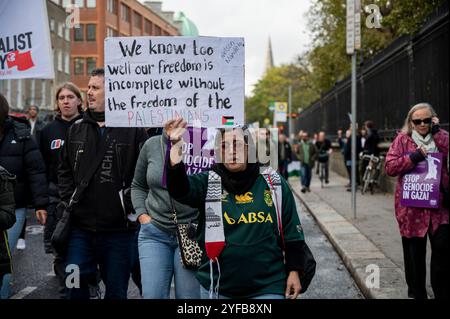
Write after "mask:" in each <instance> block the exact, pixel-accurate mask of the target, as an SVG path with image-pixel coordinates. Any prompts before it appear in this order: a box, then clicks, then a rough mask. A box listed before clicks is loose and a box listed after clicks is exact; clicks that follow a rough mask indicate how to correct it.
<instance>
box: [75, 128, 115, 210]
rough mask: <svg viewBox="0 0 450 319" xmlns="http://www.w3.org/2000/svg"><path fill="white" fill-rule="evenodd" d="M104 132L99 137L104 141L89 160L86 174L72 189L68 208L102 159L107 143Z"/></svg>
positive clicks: (78, 197)
mask: <svg viewBox="0 0 450 319" xmlns="http://www.w3.org/2000/svg"><path fill="white" fill-rule="evenodd" d="M104 134H105V137H103V136H102V137H101V139H102V140H103V139H104V142H103V143H101V145H100V149H99V151H98V152H97V154H96V157H95V158H94V160H93V161H92V162H91V166H89V167H88V169H87V170H86V174H85V175H84V176H83V178H82V179H81V182H80V184H79V185H78V186H77V187H76V188H75V190H74V191H73V194H72V196H71V198H70V201H69V205H68V206H67V209H69V210H70V209H71V208H72V207H73V205H74V204H76V203H78V201H79V200H80V197H81V195H82V194H83V192H84V190H85V189H86V187H87V186H88V185H89V181H90V180H91V178H92V176H94V174H95V171H96V170H97V167H98V166H99V165H100V163H101V162H102V160H103V157H104V155H105V153H106V149H107V147H108V143H109V136H108V135H106V134H107V133H106V132H104Z"/></svg>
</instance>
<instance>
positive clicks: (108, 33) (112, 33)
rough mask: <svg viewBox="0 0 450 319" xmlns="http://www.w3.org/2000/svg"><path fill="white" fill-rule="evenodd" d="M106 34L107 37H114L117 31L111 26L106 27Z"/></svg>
mask: <svg viewBox="0 0 450 319" xmlns="http://www.w3.org/2000/svg"><path fill="white" fill-rule="evenodd" d="M106 36H107V37H115V36H117V31H116V30H114V29H113V28H110V27H106Z"/></svg>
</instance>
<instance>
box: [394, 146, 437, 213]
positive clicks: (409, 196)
mask: <svg viewBox="0 0 450 319" xmlns="http://www.w3.org/2000/svg"><path fill="white" fill-rule="evenodd" d="M441 169H442V153H428V156H427V158H426V160H424V161H421V162H420V163H418V164H417V165H416V167H415V168H414V169H413V170H412V171H411V172H409V173H408V174H406V175H405V176H403V178H402V192H401V198H400V204H401V205H402V206H405V207H422V208H439V186H440V183H441Z"/></svg>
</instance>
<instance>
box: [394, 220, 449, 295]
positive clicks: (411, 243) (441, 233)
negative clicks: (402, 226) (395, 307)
mask: <svg viewBox="0 0 450 319" xmlns="http://www.w3.org/2000/svg"><path fill="white" fill-rule="evenodd" d="M449 227H450V226H449V225H441V226H439V228H438V229H437V230H436V233H435V234H434V235H431V233H429V234H428V237H429V238H430V243H431V264H430V276H431V287H432V288H433V293H434V296H435V298H436V299H448V298H449V286H450V282H449V279H450V276H449V272H450V268H449V267H450V263H449V242H448V241H449ZM402 244H403V257H404V260H405V277H406V283H407V284H408V296H409V297H411V298H414V299H427V291H426V288H425V285H426V259H425V257H426V250H427V235H425V237H423V238H421V237H412V238H406V237H402Z"/></svg>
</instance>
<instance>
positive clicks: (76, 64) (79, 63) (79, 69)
mask: <svg viewBox="0 0 450 319" xmlns="http://www.w3.org/2000/svg"><path fill="white" fill-rule="evenodd" d="M73 73H74V74H75V75H83V74H84V58H74V59H73Z"/></svg>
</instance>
